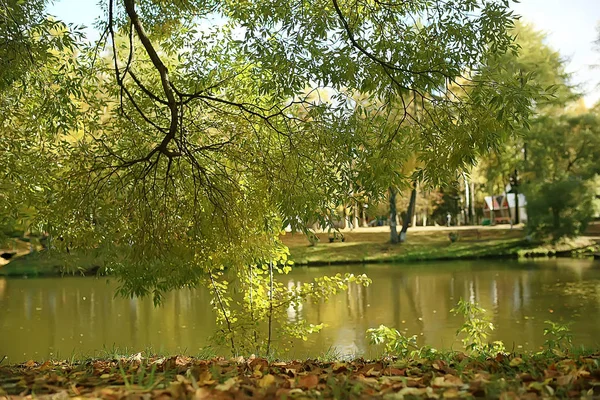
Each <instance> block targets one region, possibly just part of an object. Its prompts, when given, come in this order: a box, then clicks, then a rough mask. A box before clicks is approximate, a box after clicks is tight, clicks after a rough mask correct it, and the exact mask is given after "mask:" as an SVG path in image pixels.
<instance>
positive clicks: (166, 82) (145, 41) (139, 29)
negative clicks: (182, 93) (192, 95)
mask: <svg viewBox="0 0 600 400" xmlns="http://www.w3.org/2000/svg"><path fill="white" fill-rule="evenodd" d="M124 3H125V11H126V12H127V15H128V16H129V19H130V20H131V23H132V25H133V27H134V28H135V32H136V33H137V35H138V37H139V38H140V42H142V46H144V49H145V50H146V53H147V54H148V56H149V57H150V60H151V61H152V64H153V65H154V68H156V70H157V71H158V73H159V75H160V81H161V84H162V87H163V91H164V93H165V96H166V97H167V105H168V107H169V111H170V113H171V122H170V124H169V130H168V132H167V134H166V135H165V137H164V138H163V140H162V142H161V143H160V145H159V146H158V148H159V150H160V152H161V153H163V154H165V155H166V156H167V157H176V156H180V155H181V153H179V152H173V151H170V150H169V149H168V145H169V142H170V141H171V140H173V139H174V138H175V135H176V134H177V130H178V129H179V105H178V102H177V100H176V99H175V94H174V93H173V89H172V87H171V82H170V79H169V70H168V69H167V67H166V66H165V64H164V63H163V62H162V60H161V59H160V57H159V55H158V53H157V52H156V49H155V48H154V46H153V45H152V42H151V41H150V39H149V38H148V35H147V34H146V31H145V29H144V26H143V25H142V23H141V21H140V19H139V16H138V14H137V12H136V11H135V0H124Z"/></svg>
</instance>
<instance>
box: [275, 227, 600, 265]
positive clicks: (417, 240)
mask: <svg viewBox="0 0 600 400" xmlns="http://www.w3.org/2000/svg"><path fill="white" fill-rule="evenodd" d="M449 232H454V231H452V230H437V231H436V230H427V231H415V232H410V231H409V234H408V240H407V242H405V243H402V244H396V245H392V244H391V243H390V241H389V233H388V232H381V231H379V232H364V231H363V232H344V242H340V241H336V242H335V243H329V237H328V234H327V233H319V234H317V236H318V237H319V242H318V243H317V245H316V246H310V245H309V242H308V239H307V238H306V236H304V235H303V234H286V235H284V236H282V237H281V239H282V241H283V242H284V243H285V244H286V245H287V246H288V247H289V249H290V258H291V259H292V260H293V261H294V262H295V263H296V264H297V265H310V266H319V265H336V264H365V263H382V262H389V263H401V262H412V261H434V260H457V259H482V258H519V257H549V256H557V257H571V256H581V255H590V256H592V255H593V253H594V252H597V251H598V243H597V240H595V239H594V238H588V237H582V238H577V239H570V240H566V241H564V242H562V243H560V244H557V245H545V244H537V243H532V242H530V241H528V240H527V239H526V237H525V234H524V232H523V231H522V230H521V229H513V230H510V229H505V230H498V229H485V228H484V229H481V228H479V229H477V228H473V229H469V230H467V229H465V230H461V231H456V232H457V233H458V240H457V241H456V242H454V243H452V242H451V241H450V239H449Z"/></svg>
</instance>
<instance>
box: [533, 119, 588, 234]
mask: <svg viewBox="0 0 600 400" xmlns="http://www.w3.org/2000/svg"><path fill="white" fill-rule="evenodd" d="M599 122H600V119H599V117H598V116H597V115H595V114H581V115H568V114H565V115H560V116H558V117H540V118H538V119H537V120H536V122H535V123H534V124H533V125H532V128H531V131H530V132H529V134H528V135H527V149H528V151H527V153H528V156H527V162H526V164H525V167H526V171H527V173H526V175H525V179H527V180H528V181H529V183H527V184H526V185H525V186H524V188H523V189H524V192H525V193H526V195H527V201H528V204H527V213H528V218H529V223H528V227H527V228H528V231H529V232H530V233H531V234H534V235H536V236H538V237H540V238H542V239H545V238H548V237H550V238H552V239H553V240H554V241H557V240H558V239H560V238H562V237H572V236H577V235H579V234H581V233H583V231H584V230H585V228H586V226H587V223H588V222H589V221H590V220H591V218H592V217H593V215H594V207H593V205H592V202H593V199H594V195H595V187H594V183H595V182H594V179H595V177H596V175H597V174H598V173H599V172H600V169H599V167H598V163H597V160H598V157H600V130H599V128H598V127H599V126H600V125H599Z"/></svg>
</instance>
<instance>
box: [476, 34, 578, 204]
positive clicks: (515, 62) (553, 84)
mask: <svg viewBox="0 0 600 400" xmlns="http://www.w3.org/2000/svg"><path fill="white" fill-rule="evenodd" d="M512 32H513V33H514V34H515V35H516V43H517V44H518V46H519V53H518V55H514V54H510V53H505V54H503V55H501V56H500V57H499V58H498V60H497V62H498V63H500V64H501V65H503V66H504V67H505V68H506V69H507V71H512V73H514V74H517V75H519V76H520V77H523V79H525V77H528V80H527V82H528V84H529V85H531V86H533V87H535V88H537V91H535V92H534V102H533V106H534V107H535V113H534V116H533V117H532V119H531V120H530V121H528V123H527V124H526V125H525V126H523V127H522V129H520V130H519V132H518V133H519V134H517V135H513V136H512V137H511V138H509V139H508V140H506V141H505V142H504V143H503V144H502V145H501V146H499V147H498V148H497V149H496V151H493V152H490V153H489V154H486V155H485V156H483V157H481V158H480V159H479V160H478V167H477V169H476V170H475V171H474V174H475V175H476V178H477V180H478V181H479V182H480V184H481V185H483V188H484V190H485V191H486V193H487V194H488V195H499V194H502V193H503V192H504V189H505V187H506V185H507V184H508V183H509V175H510V174H512V173H513V171H514V170H515V168H516V169H518V170H520V171H521V170H522V168H523V167H524V166H523V161H524V158H527V157H528V156H529V155H530V154H532V152H533V151H534V149H532V148H531V147H530V145H529V143H528V140H527V136H528V135H529V133H528V131H529V129H528V128H529V127H530V125H531V124H535V123H536V121H537V117H538V116H547V117H549V118H552V116H554V115H556V113H557V112H560V110H561V109H562V108H563V107H564V106H565V105H566V104H568V102H570V101H572V100H574V99H576V98H577V93H575V92H574V91H573V89H572V88H571V87H570V86H569V74H567V73H566V71H565V60H564V59H563V58H561V55H560V53H559V52H558V51H556V50H554V49H552V48H550V47H549V46H548V45H547V44H546V43H545V39H546V34H545V33H543V32H541V31H537V30H535V28H534V27H533V26H531V25H526V24H523V23H521V22H517V23H516V24H515V27H514V29H513V30H512ZM552 148H553V147H552ZM521 172H522V171H521ZM482 200H483V199H482Z"/></svg>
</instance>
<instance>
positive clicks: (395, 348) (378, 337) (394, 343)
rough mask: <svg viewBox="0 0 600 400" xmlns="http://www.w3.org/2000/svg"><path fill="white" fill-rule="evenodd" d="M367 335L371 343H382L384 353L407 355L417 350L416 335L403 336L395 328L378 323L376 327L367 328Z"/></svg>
mask: <svg viewBox="0 0 600 400" xmlns="http://www.w3.org/2000/svg"><path fill="white" fill-rule="evenodd" d="M367 335H368V336H367V337H368V338H369V341H370V343H371V344H375V345H384V346H385V351H386V353H388V354H390V355H398V356H401V357H407V356H408V355H410V354H413V353H414V352H415V351H418V350H419V348H418V346H417V335H412V336H410V337H407V336H404V335H403V334H402V333H400V332H399V331H398V330H397V329H394V328H388V327H387V326H385V325H379V327H378V328H371V329H367Z"/></svg>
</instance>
